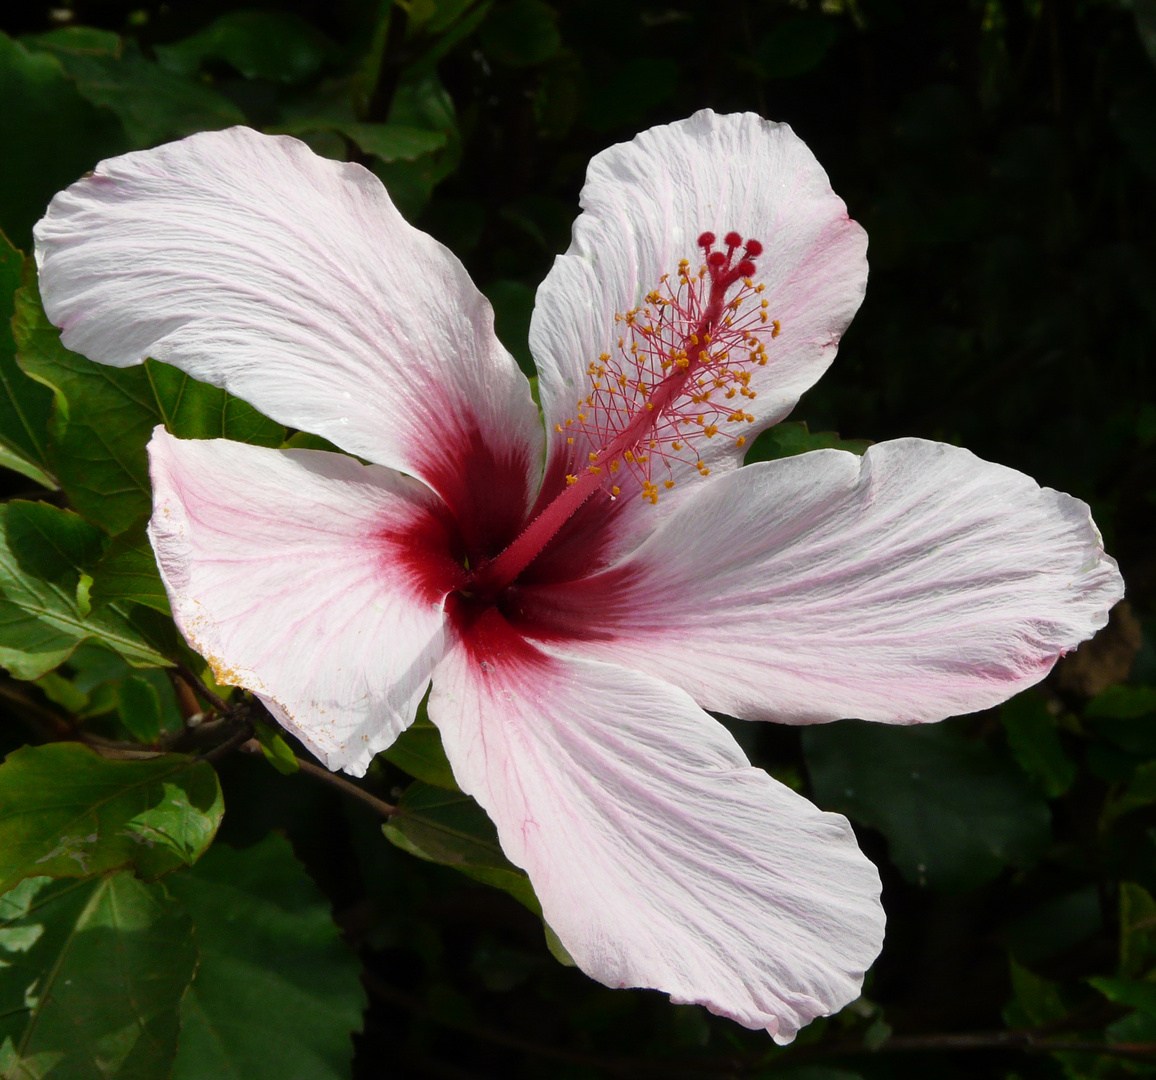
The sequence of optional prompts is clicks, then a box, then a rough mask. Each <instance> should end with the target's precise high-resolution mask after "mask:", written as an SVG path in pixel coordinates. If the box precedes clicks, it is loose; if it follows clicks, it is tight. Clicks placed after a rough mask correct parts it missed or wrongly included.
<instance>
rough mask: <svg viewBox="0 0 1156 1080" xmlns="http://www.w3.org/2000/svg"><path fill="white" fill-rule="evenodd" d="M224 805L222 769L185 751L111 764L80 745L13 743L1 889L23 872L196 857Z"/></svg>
mask: <svg viewBox="0 0 1156 1080" xmlns="http://www.w3.org/2000/svg"><path fill="white" fill-rule="evenodd" d="M223 812H224V805H223V802H222V799H221V787H220V784H219V783H218V782H217V774H216V773H215V772H214V771H213V767H212V766H211V765H209V764H207V763H206V762H196V761H193V760H192V759H191V758H188V757H186V756H185V755H183V754H164V755H159V756H157V757H155V758H148V759H143V760H135V761H112V760H109V759H107V758H103V757H101V756H100V755H99V754H97V753H95V752H94V751H92V750H90V749H89V748H88V747H87V746H82V745H81V744H80V743H68V742H62V743H49V744H47V745H45V746H25V747H21V748H20V749H19V750H14V751H13V752H12V753H11V754H9V755H8V757H7V759H6V760H5V762H4V764H3V765H0V890H7V889H10V888H11V887H12V886H13V885H15V884H17V882H19V881H22V880H23V879H24V878H27V877H33V876H36V875H40V874H47V875H49V876H51V877H89V876H91V875H93V874H101V873H104V872H105V871H106V870H113V869H118V868H120V867H128V866H132V867H135V868H136V869H137V870H138V871H139V872H140V873H141V874H144V875H145V876H146V877H156V876H158V875H160V874H164V873H167V872H168V871H169V870H173V869H176V868H177V867H179V866H186V865H189V864H190V863H193V862H195V861H196V860H197V859H199V858H200V857H201V855H203V854H204V852H205V850H206V849H207V848H208V846H209V844H211V843H212V842H213V837H214V836H215V835H216V832H217V826H218V825H220V823H221V815H222V814H223Z"/></svg>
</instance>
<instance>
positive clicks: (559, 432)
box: [554, 424, 562, 435]
mask: <svg viewBox="0 0 1156 1080" xmlns="http://www.w3.org/2000/svg"><path fill="white" fill-rule="evenodd" d="M554 430H555V431H556V432H558V434H559V435H561V434H562V425H561V424H555V425H554Z"/></svg>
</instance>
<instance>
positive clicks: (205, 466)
mask: <svg viewBox="0 0 1156 1080" xmlns="http://www.w3.org/2000/svg"><path fill="white" fill-rule="evenodd" d="M149 457H150V461H151V471H152V480H153V493H154V509H153V516H152V521H151V522H150V524H149V537H150V539H151V540H152V544H153V548H154V550H155V551H156V555H157V563H158V565H159V566H160V570H161V577H162V578H163V579H164V583H165V588H166V589H167V590H168V594H169V599H170V601H171V602H172V607H173V616H174V618H175V619H176V622H177V626H178V627H179V628H180V630H181V632H182V633H183V634H184V635H185V637H186V638H187V639H188V641H189V643H190V644H191V645H192V646H193V648H195V649H196V650H197V651H198V652H200V653H201V654H202V655H203V656H204V657H205V658H206V659H207V660H208V661H209V664H210V665H211V666H212V668H213V672H214V674H215V676H216V678H217V679H218V681H220V682H222V683H225V684H228V685H230V686H243V687H245V688H246V689H248V690H252V691H253V692H254V693H256V694H258V695H259V696H260V697H261V698H262V699H263V700H264V701H266V702H267V703H268V704H269V705H270V708H271V709H272V711H273V713H274V715H275V716H276V717H277V718H278V719H279V720H280V721H281V722H282V723H283V724H284V725H285V726H286V727H287V728H289V730H290V731H292V732H293V733H294V734H295V735H297V736H299V737H300V738H301V739H302V741H304V742H305V744H306V745H307V746H308V747H309V748H310V749H311V750H312V751H313V752H314V753H316V754H317V755H318V756H319V757H320V758H321V759H322V760H323V761H325V763H326V764H327V765H328V766H329V767H330V768H332V769H339V768H340V769H345V770H347V771H348V772H351V773H354V774H355V775H360V774H361V773H363V772H365V770H366V768H367V767H368V765H369V762H370V760H371V759H372V757H373V755H374V754H375V753H377V752H378V751H379V750H383V749H384V748H385V747H387V746H389V744H390V743H392V742H393V740H394V739H395V738H396V737H397V736H398V735H399V734H400V733H401V732H402V731H403V730H404V729H405V728H406V727H408V726H409V724H410V723H411V722H412V721H413V717H414V713H415V711H416V709H417V705H418V703H419V702H420V700H421V697H422V695H423V694H424V692H425V689H426V687H427V686H428V685H429V676H430V672H431V671H432V670H433V668H434V665H435V664H436V663H437V662H438V660H439V659H440V658H441V655H442V652H443V651H444V648H445V640H446V639H445V630H444V614H443V610H442V596H443V595H444V589H445V587H450V586H448V585H447V586H445V587H443V586H440V585H439V584H438V583H439V582H447V583H448V582H452V579H453V575H454V573H455V568H454V565H452V564H451V563H449V562H445V561H443V560H444V556H443V555H442V554H439V552H440V551H444V548H442V546H441V545H440V544H439V536H444V532H443V531H442V530H441V526H440V524H439V522H440V520H441V518H440V517H439V515H443V516H444V514H445V508H444V506H443V505H442V504H441V503H440V502H439V500H438V499H437V498H436V496H434V495H432V494H431V493H430V491H429V489H428V488H426V487H425V486H424V485H422V484H419V483H418V482H417V481H415V480H410V479H408V478H407V477H404V476H401V475H399V474H398V473H395V472H392V471H391V470H388V469H384V468H382V467H380V466H376V465H368V466H367V465H362V464H360V463H359V462H358V461H356V460H354V459H353V458H349V457H345V456H344V455H342V454H329V453H323V452H320V451H313V450H268V449H264V448H261V447H254V446H245V445H244V444H242V443H235V442H229V441H226V440H223V439H217V440H204V441H201V440H190V441H184V440H180V439H174V438H173V437H172V436H170V435H168V434H167V433H166V432H165V430H164V428H161V427H158V428H157V429H156V431H155V432H154V434H153V439H152V442H150V444H149ZM439 592H440V593H441V595H439Z"/></svg>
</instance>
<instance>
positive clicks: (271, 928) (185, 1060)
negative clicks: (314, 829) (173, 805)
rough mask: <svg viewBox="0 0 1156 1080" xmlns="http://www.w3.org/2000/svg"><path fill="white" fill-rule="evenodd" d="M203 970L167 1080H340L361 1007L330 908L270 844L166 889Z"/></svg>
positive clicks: (228, 855)
mask: <svg viewBox="0 0 1156 1080" xmlns="http://www.w3.org/2000/svg"><path fill="white" fill-rule="evenodd" d="M166 885H167V886H168V889H169V891H170V892H171V893H172V894H173V895H174V896H175V897H177V899H179V900H180V901H181V902H182V903H183V904H184V905H185V907H186V908H187V909H188V910H189V911H191V912H194V913H195V919H196V926H197V942H198V944H199V945H200V949H201V961H200V964H199V966H198V968H197V974H196V978H195V979H194V980H193V985H192V986H191V987H190V988H189V992H188V993H187V994H186V995H185V999H184V1002H183V1003H182V1007H181V1041H180V1047H179V1049H178V1051H177V1061H176V1065H175V1067H174V1069H173V1073H172V1080H233V1078H237V1080H240V1078H244V1080H287V1078H290V1077H300V1078H302V1080H304V1078H306V1077H307V1078H308V1080H338V1078H341V1080H346V1078H348V1076H349V1069H350V1059H351V1058H352V1056H353V1046H352V1044H351V1042H350V1038H349V1036H350V1033H351V1032H353V1031H356V1030H359V1029H360V1027H361V1013H362V1010H363V1009H364V1007H365V995H364V992H363V991H362V989H361V985H360V983H359V981H358V974H359V972H360V965H359V964H358V962H357V958H356V957H355V956H354V954H353V953H352V951H351V950H350V949H349V948H348V946H346V945H345V944H344V943H343V942H342V940H341V938H340V935H339V934H338V932H337V928H336V926H334V924H333V919H332V918H331V916H330V913H329V904H328V902H327V901H326V899H325V898H324V897H323V896H322V895H321V893H320V892H319V891H318V889H317V887H316V886H315V885H314V884H313V882H312V881H310V880H309V878H308V876H307V875H306V874H305V871H304V870H303V869H302V868H301V866H300V864H299V863H298V862H297V860H296V859H295V858H294V857H293V851H292V849H291V848H290V846H289V843H288V841H287V840H285V839H284V838H283V837H281V836H278V835H276V834H271V835H269V836H267V837H266V838H265V839H264V840H262V841H261V843H259V844H257V845H255V846H253V847H251V848H248V849H246V850H245V851H234V850H232V849H231V848H228V847H225V846H224V845H220V844H219V845H217V846H216V847H214V848H213V850H212V851H210V852H209V854H208V855H206V856H205V858H204V859H202V860H201V861H200V862H199V863H198V864H197V865H196V867H194V868H193V869H192V870H188V871H182V872H180V873H177V874H173V875H172V876H171V877H169V878H167V879H166Z"/></svg>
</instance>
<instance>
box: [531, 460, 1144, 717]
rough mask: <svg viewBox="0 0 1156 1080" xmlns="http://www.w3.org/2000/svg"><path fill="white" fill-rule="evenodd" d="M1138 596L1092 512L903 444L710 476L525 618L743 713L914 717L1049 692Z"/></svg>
mask: <svg viewBox="0 0 1156 1080" xmlns="http://www.w3.org/2000/svg"><path fill="white" fill-rule="evenodd" d="M1122 595H1123V582H1122V581H1121V578H1120V574H1119V572H1118V570H1117V569H1116V564H1115V562H1114V560H1112V559H1111V558H1110V557H1108V556H1107V555H1105V553H1104V549H1103V544H1102V542H1101V539H1100V534H1099V532H1098V531H1097V530H1096V527H1095V525H1094V524H1093V522H1092V518H1091V514H1090V513H1089V511H1088V507H1087V506H1086V505H1085V504H1084V503H1082V502H1080V501H1079V500H1078V499H1074V498H1072V497H1071V496H1070V495H1064V494H1062V493H1060V492H1057V491H1053V490H1052V489H1050V488H1041V487H1040V486H1039V485H1038V484H1037V483H1036V482H1035V481H1034V480H1032V479H1031V477H1028V476H1025V475H1024V474H1023V473H1020V472H1016V471H1015V470H1014V469H1008V468H1005V467H1003V466H1000V465H993V464H991V463H990V462H987V461H983V460H981V459H980V458H977V457H976V456H975V455H974V454H972V453H970V452H969V451H967V450H961V449H959V448H957V447H953V446H948V445H945V444H943V443H933V442H926V441H924V440H921V439H899V440H896V441H894V442H885V443H879V444H878V445H876V446H873V447H871V448H870V449H869V450H868V451H867V453H866V454H865V455H864V456H863V457H862V458H860V457H857V456H856V455H854V454H848V453H845V452H843V451H838V450H820V451H816V452H814V453H810V454H803V455H800V456H798V457H793V458H786V459H783V460H780V461H773V462H765V463H760V464H757V465H750V466H747V467H746V468H743V469H740V470H738V471H737V472H735V473H730V474H728V475H726V476H724V477H721V478H719V480H718V481H717V482H713V483H709V484H705V485H703V486H702V487H701V488H700V489H699V490H698V491H696V492H695V494H694V496H693V497H692V498H690V499H688V500H686V501H685V502H683V503H681V504H680V505H679V506H678V508H677V509H676V511H675V512H674V513H673V514H672V515H671V516H670V517H668V518H667V519H666V520H665V521H664V522H663V523H662V525H660V526H659V528H658V529H656V530H655V531H654V533H653V534H652V535H651V536H650V537H649V538H648V539H647V540H646V541H645V542H644V543H643V544H642V546H641V547H639V548H638V549H637V550H636V551H634V552H633V553H632V554H631V555H629V556H628V557H626V558H625V559H623V560H622V561H621V562H619V563H618V564H616V565H615V566H613V567H612V568H610V569H608V570H605V571H603V572H602V573H599V574H595V575H593V576H591V577H588V578H586V579H584V580H583V581H580V582H572V583H567V584H566V585H565V586H557V585H554V586H551V585H541V586H537V587H531V588H526V589H523V590H522V591H521V594H520V598H519V599H520V605H519V614H520V617H521V621H519V622H517V623H516V624H515V625H517V626H518V627H519V628H520V629H521V630H522V631H523V632H524V633H527V634H529V635H530V636H534V635H535V623H536V622H540V629H539V630H538V633H539V634H540V635H541V636H542V638H543V639H544V640H545V641H547V642H548V643H549V645H550V647H551V648H552V649H555V650H556V651H558V652H560V653H565V654H567V655H585V656H591V657H597V658H600V659H603V660H608V661H612V662H615V663H620V664H625V665H628V666H630V667H636V668H639V669H641V670H645V671H648V672H650V673H652V674H654V675H656V676H658V677H659V678H663V679H667V680H669V681H670V682H672V683H674V684H675V685H677V686H681V687H683V688H684V689H685V690H687V691H688V692H689V693H690V694H691V695H692V696H693V697H694V698H695V700H697V701H699V702H701V703H702V704H703V705H704V706H706V707H707V708H709V709H716V710H719V711H721V712H726V713H729V714H731V715H734V716H742V717H746V718H748V719H765V720H777V721H780V722H783V723H815V722H821V721H827V720H837V719H840V718H842V717H849V716H854V717H859V718H861V719H866V720H881V721H885V722H893V723H911V722H922V721H929V720H942V719H943V718H944V717H946V716H952V715H956V714H959V713H966V712H974V711H976V710H979V709H985V708H988V707H990V706H992V705H995V704H997V703H998V702H1000V701H1003V700H1005V699H1006V698H1008V697H1010V696H1011V695H1012V694H1014V693H1017V692H1019V691H1020V690H1022V689H1024V688H1026V687H1028V686H1031V685H1033V684H1034V683H1036V682H1039V680H1040V679H1042V678H1043V677H1044V676H1045V675H1046V674H1047V673H1048V671H1049V670H1050V669H1051V667H1052V665H1053V664H1054V663H1055V662H1056V660H1057V659H1058V658H1059V657H1060V656H1061V655H1062V654H1063V653H1064V652H1065V651H1067V650H1068V649H1070V648H1073V647H1074V646H1075V645H1076V644H1077V643H1078V642H1080V641H1082V640H1084V639H1085V638H1088V637H1090V636H1091V635H1092V634H1093V633H1095V631H1096V630H1097V629H1099V628H1100V627H1101V626H1103V625H1104V624H1105V622H1107V618H1108V609H1109V608H1110V607H1111V606H1112V605H1113V604H1114V603H1116V601H1117V600H1119V599H1120V597H1121V596H1122Z"/></svg>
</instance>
